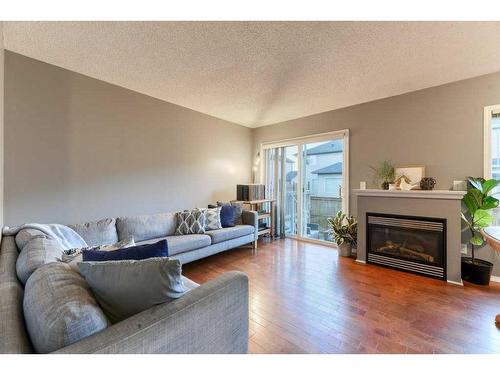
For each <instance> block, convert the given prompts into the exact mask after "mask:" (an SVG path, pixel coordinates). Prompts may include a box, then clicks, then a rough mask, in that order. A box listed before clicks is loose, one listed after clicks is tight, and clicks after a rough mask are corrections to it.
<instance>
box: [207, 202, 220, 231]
mask: <svg viewBox="0 0 500 375" xmlns="http://www.w3.org/2000/svg"><path fill="white" fill-rule="evenodd" d="M220 210H221V207H215V208H206V209H205V210H204V211H203V212H205V230H216V229H221V228H222V223H221V221H220Z"/></svg>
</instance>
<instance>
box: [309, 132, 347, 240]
mask: <svg viewBox="0 0 500 375" xmlns="http://www.w3.org/2000/svg"><path fill="white" fill-rule="evenodd" d="M342 146H343V140H342V139H333V140H329V141H323V142H314V143H306V144H304V145H303V146H302V160H303V163H302V170H303V173H302V179H303V182H302V186H303V189H302V236H303V237H306V238H310V239H315V240H325V241H331V236H330V234H329V231H328V229H329V228H328V218H329V217H331V216H334V215H336V214H337V212H338V211H342V210H343V204H342V185H343V175H344V168H343V160H344V156H343V147H342Z"/></svg>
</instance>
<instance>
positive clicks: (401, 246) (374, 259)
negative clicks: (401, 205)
mask: <svg viewBox="0 0 500 375" xmlns="http://www.w3.org/2000/svg"><path fill="white" fill-rule="evenodd" d="M366 228H367V231H366V244H367V262H368V263H372V264H378V265H382V266H386V267H391V268H396V269H399V270H402V271H407V272H412V273H418V274H422V275H426V276H429V277H434V278H439V279H444V280H446V219H438V218H428V217H418V216H403V215H388V214H379V213H369V212H367V213H366Z"/></svg>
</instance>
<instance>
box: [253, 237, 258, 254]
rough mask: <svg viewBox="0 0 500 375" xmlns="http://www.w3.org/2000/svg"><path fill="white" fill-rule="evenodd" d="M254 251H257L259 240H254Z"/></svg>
mask: <svg viewBox="0 0 500 375" xmlns="http://www.w3.org/2000/svg"><path fill="white" fill-rule="evenodd" d="M253 251H254V252H255V253H257V240H255V241H253Z"/></svg>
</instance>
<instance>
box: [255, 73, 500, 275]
mask: <svg viewBox="0 0 500 375" xmlns="http://www.w3.org/2000/svg"><path fill="white" fill-rule="evenodd" d="M332 89H333V88H332ZM499 103H500V73H495V74H490V75H485V76H481V77H477V78H472V79H468V80H464V81H459V82H454V83H450V84H446V85H443V86H437V87H433V88H429V89H425V90H420V91H415V92H411V93H408V94H404V95H399V96H394V97H391V98H386V99H382V100H377V101H373V102H369V103H363V104H359V105H355V106H351V107H347V108H342V109H338V110H334V111H329V112H324V113H320V114H317V115H313V116H308V117H304V118H299V119H295V120H291V121H286V122H283V123H279V124H275V125H270V126H265V127H261V128H257V129H255V130H254V131H253V137H254V154H255V153H256V152H257V150H258V148H259V145H260V144H261V143H262V142H265V141H271V140H280V139H284V138H291V137H298V136H304V135H310V134H316V133H323V132H328V131H333V130H340V129H346V128H348V129H349V130H350V145H349V146H350V165H349V169H350V179H349V182H350V188H351V189H356V188H359V182H360V181H367V183H368V185H369V186H370V185H371V186H372V187H374V185H373V183H371V180H372V177H371V176H372V174H371V171H370V168H369V166H370V165H374V164H376V163H377V162H378V161H381V160H383V159H390V160H392V161H393V162H395V163H397V164H401V165H411V164H423V165H425V166H426V174H427V175H428V176H433V177H435V178H436V179H437V186H436V188H437V189H448V188H450V186H451V185H452V182H453V180H461V179H464V177H465V176H481V175H482V173H483V107H485V106H488V105H494V104H499ZM350 208H351V212H353V213H355V212H356V201H355V199H354V197H353V195H352V194H351V197H350ZM479 256H480V257H482V258H484V259H487V260H490V261H493V262H494V263H495V271H494V274H495V275H498V276H500V259H499V257H498V255H497V256H495V255H494V253H493V251H491V250H490V249H489V248H484V249H482V250H480V251H479Z"/></svg>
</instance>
